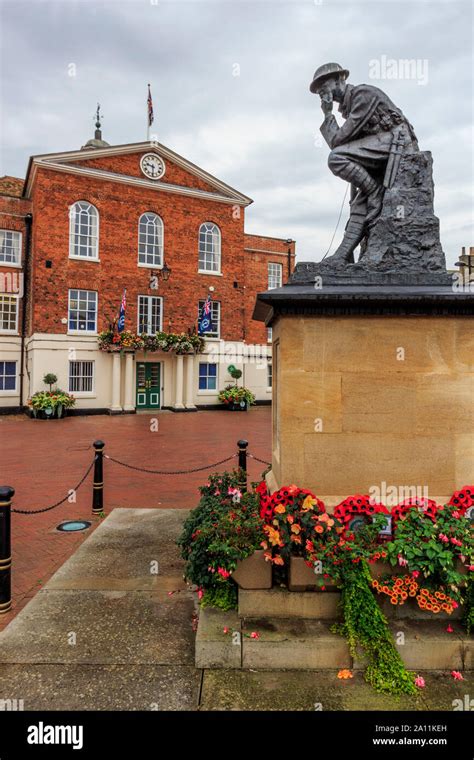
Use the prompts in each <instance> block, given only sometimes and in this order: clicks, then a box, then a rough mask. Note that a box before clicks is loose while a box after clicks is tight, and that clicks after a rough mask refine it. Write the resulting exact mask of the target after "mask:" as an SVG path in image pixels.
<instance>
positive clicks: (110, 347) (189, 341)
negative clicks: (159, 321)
mask: <svg viewBox="0 0 474 760" xmlns="http://www.w3.org/2000/svg"><path fill="white" fill-rule="evenodd" d="M98 340H99V348H100V350H101V351H107V352H108V353H117V352H122V353H126V352H127V351H144V352H145V353H147V352H151V353H154V352H156V351H164V352H173V353H175V354H201V353H202V352H203V351H204V347H205V342H204V339H203V338H201V336H199V335H194V334H189V335H188V334H185V333H165V332H159V333H156V334H155V335H147V334H146V333H143V334H142V335H136V334H135V333H132V332H129V331H128V330H123V331H122V332H121V333H119V332H115V331H114V330H104V331H103V332H101V333H99V337H98Z"/></svg>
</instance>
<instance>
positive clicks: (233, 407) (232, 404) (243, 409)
mask: <svg viewBox="0 0 474 760" xmlns="http://www.w3.org/2000/svg"><path fill="white" fill-rule="evenodd" d="M225 406H226V408H227V409H228V410H229V412H246V411H247V409H248V404H247V402H245V404H244V406H241V405H240V402H238V403H235V402H234V401H231V402H230V404H226V405H225Z"/></svg>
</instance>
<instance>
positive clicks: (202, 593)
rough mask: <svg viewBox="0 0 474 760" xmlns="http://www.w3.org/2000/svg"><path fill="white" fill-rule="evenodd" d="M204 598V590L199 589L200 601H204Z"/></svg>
mask: <svg viewBox="0 0 474 760" xmlns="http://www.w3.org/2000/svg"><path fill="white" fill-rule="evenodd" d="M203 596H204V591H203V590H202V588H199V589H198V599H202V598H203Z"/></svg>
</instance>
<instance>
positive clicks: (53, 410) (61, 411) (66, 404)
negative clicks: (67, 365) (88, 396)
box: [28, 372, 76, 420]
mask: <svg viewBox="0 0 474 760" xmlns="http://www.w3.org/2000/svg"><path fill="white" fill-rule="evenodd" d="M57 381H58V378H57V377H56V375H55V374H53V373H52V372H48V373H47V374H46V375H45V376H44V377H43V382H44V384H45V385H49V391H37V392H36V393H34V394H33V396H32V397H31V398H30V399H29V401H28V406H29V407H30V408H31V412H32V415H33V417H35V418H36V419H39V420H50V419H60V418H61V417H65V416H66V414H67V410H68V409H71V408H72V407H73V406H74V404H75V403H76V399H75V398H74V396H72V395H71V394H70V393H66V392H65V391H63V390H61V388H57V387H56V388H55V389H54V390H53V389H52V387H53V385H54V384H55V383H57Z"/></svg>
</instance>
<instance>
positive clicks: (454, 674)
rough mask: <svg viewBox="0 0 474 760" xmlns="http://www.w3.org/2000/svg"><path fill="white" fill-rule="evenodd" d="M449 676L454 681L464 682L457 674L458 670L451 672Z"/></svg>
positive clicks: (461, 675)
mask: <svg viewBox="0 0 474 760" xmlns="http://www.w3.org/2000/svg"><path fill="white" fill-rule="evenodd" d="M451 675H452V677H453V678H454V680H455V681H464V676H463V674H462V673H460V672H459V670H452V671H451Z"/></svg>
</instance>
